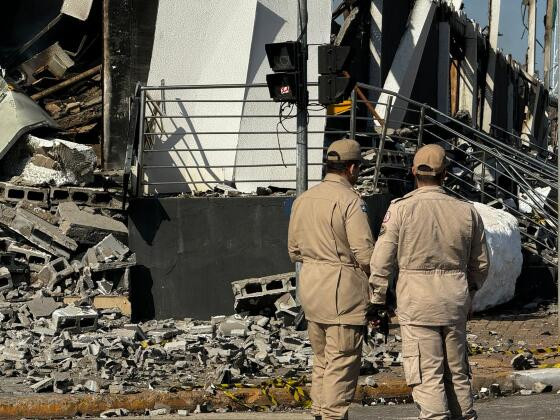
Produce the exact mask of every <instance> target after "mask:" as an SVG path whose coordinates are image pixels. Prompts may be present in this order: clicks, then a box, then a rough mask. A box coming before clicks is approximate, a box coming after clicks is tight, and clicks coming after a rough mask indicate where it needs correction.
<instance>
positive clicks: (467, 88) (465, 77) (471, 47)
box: [459, 21, 479, 128]
mask: <svg viewBox="0 0 560 420" xmlns="http://www.w3.org/2000/svg"><path fill="white" fill-rule="evenodd" d="M478 31H479V26H478V23H474V22H471V21H468V22H467V24H466V28H465V58H464V59H463V61H462V63H461V69H460V72H461V77H460V82H459V83H460V85H459V98H460V99H459V109H462V110H467V111H469V112H470V114H471V118H472V126H473V127H475V128H476V127H478V77H477V69H478V41H477V36H478Z"/></svg>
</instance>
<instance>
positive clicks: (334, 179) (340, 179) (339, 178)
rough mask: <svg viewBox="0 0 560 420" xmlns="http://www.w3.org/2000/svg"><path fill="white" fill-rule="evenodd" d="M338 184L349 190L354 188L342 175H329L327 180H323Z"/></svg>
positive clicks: (326, 177) (326, 176)
mask: <svg viewBox="0 0 560 420" xmlns="http://www.w3.org/2000/svg"><path fill="white" fill-rule="evenodd" d="M325 181H326V182H338V183H339V184H342V185H344V186H345V187H348V188H352V184H350V182H348V180H347V179H346V178H345V177H343V176H342V175H339V174H335V173H332V172H331V173H329V174H326V175H325V178H323V182H325Z"/></svg>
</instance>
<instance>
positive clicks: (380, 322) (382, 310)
mask: <svg viewBox="0 0 560 420" xmlns="http://www.w3.org/2000/svg"><path fill="white" fill-rule="evenodd" d="M366 320H367V321H368V322H370V323H375V324H377V326H376V327H375V329H376V330H377V331H379V332H380V333H381V334H383V335H384V336H385V343H387V336H388V335H389V311H388V310H387V307H386V306H385V305H379V304H375V303H370V304H368V306H367V308H366Z"/></svg>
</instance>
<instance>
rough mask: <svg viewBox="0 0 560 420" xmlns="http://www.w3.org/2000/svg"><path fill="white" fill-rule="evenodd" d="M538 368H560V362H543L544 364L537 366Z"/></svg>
mask: <svg viewBox="0 0 560 420" xmlns="http://www.w3.org/2000/svg"><path fill="white" fill-rule="evenodd" d="M535 367H536V368H537V369H552V368H554V369H560V363H543V364H542V365H537V366H535Z"/></svg>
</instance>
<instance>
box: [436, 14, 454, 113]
mask: <svg viewBox="0 0 560 420" xmlns="http://www.w3.org/2000/svg"><path fill="white" fill-rule="evenodd" d="M438 29H439V35H438V36H439V41H438V102H437V103H438V109H439V110H440V111H441V112H444V113H445V114H449V112H450V105H449V66H450V59H449V48H450V46H451V45H450V44H451V30H450V28H449V22H440V23H439V25H438ZM438 119H439V120H445V118H444V117H443V116H442V115H439V116H438Z"/></svg>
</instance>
